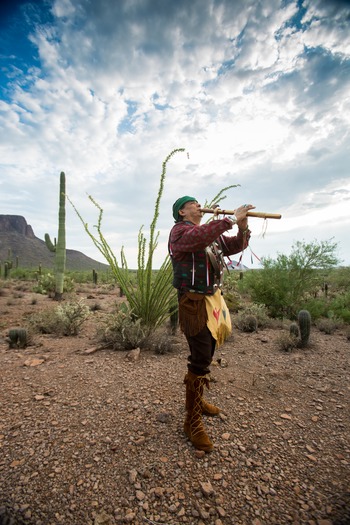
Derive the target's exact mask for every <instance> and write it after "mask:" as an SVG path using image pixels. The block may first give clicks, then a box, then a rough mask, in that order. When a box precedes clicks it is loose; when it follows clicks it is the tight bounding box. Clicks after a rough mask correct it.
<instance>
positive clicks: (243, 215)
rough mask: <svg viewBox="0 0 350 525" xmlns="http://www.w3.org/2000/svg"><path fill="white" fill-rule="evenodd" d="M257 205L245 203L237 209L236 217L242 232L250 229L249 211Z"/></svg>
mask: <svg viewBox="0 0 350 525" xmlns="http://www.w3.org/2000/svg"><path fill="white" fill-rule="evenodd" d="M254 209H255V206H253V205H252V204H243V206H240V207H239V208H236V209H235V217H236V220H237V226H238V228H239V230H240V231H241V232H246V231H247V230H248V217H247V212H248V211H249V210H254Z"/></svg>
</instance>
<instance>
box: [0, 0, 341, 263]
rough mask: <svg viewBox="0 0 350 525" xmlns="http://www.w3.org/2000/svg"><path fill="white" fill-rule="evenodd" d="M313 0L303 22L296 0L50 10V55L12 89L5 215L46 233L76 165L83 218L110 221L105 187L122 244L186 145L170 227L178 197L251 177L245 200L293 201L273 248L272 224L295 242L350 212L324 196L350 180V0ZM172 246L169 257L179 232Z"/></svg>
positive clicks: (286, 204) (174, 180)
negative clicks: (349, 11) (349, 20)
mask: <svg viewBox="0 0 350 525" xmlns="http://www.w3.org/2000/svg"><path fill="white" fill-rule="evenodd" d="M339 4H340V3H339ZM303 5H304V7H305V8H306V11H305V14H304V16H303V19H302V20H301V21H300V20H299V19H298V16H299V12H298V9H299V8H298V6H297V3H296V2H289V3H287V4H286V6H285V7H284V8H283V9H281V8H280V2H277V1H275V0H264V1H263V2H260V3H256V2H253V1H249V2H244V3H243V2H242V3H237V2H230V1H228V0H221V1H220V2H213V1H211V0H207V1H206V2H202V1H199V0H193V2H191V3H188V2H187V1H179V2H170V3H164V4H159V5H158V4H154V2H151V1H148V2H147V1H146V0H144V1H142V2H126V1H120V2H113V1H111V0H101V1H100V2H88V1H87V0H79V1H78V2H73V1H69V0H55V1H54V3H53V6H52V13H51V15H50V16H51V18H50V17H49V16H46V17H44V19H45V23H44V24H41V25H40V24H39V25H35V26H32V27H30V28H28V27H26V30H27V32H28V34H30V36H29V37H28V38H30V40H31V42H32V43H33V44H34V45H35V46H36V49H37V57H36V60H35V62H33V63H32V64H30V67H29V68H28V71H27V74H26V76H25V77H23V76H21V75H20V74H19V73H20V71H16V75H15V77H11V78H10V75H9V78H8V82H10V85H9V86H8V87H7V91H6V96H4V97H3V98H2V100H0V124H1V131H0V138H1V144H0V158H1V174H2V177H1V179H2V181H1V182H2V184H1V188H2V191H3V193H2V196H1V197H0V198H1V202H2V209H3V210H4V213H16V214H17V212H20V211H21V210H22V211H21V214H22V215H24V216H25V217H26V219H27V221H28V222H29V223H30V224H31V225H32V226H33V228H34V231H35V233H36V235H38V236H39V237H40V238H43V234H44V233H45V232H46V230H45V231H44V230H43V227H45V224H46V222H47V221H49V222H50V223H51V225H54V224H55V221H56V215H55V209H56V206H57V203H56V200H57V199H58V180H59V173H60V171H65V172H66V175H67V192H68V194H69V195H70V197H71V198H72V200H73V202H74V203H76V204H77V207H78V209H79V211H81V213H82V215H83V217H84V219H86V220H87V222H89V223H92V224H94V223H95V222H94V221H96V217H97V212H96V210H95V209H94V208H93V206H92V204H91V203H90V202H89V200H88V198H87V195H88V194H91V195H92V196H93V197H95V198H96V200H97V201H98V202H99V204H101V206H102V207H103V209H104V210H105V216H104V223H105V229H106V233H108V235H109V236H110V238H111V239H112V242H113V243H115V245H116V246H117V251H118V250H119V249H120V245H121V244H124V245H126V242H127V243H128V244H130V245H132V239H133V238H134V239H135V243H134V244H135V246H136V244H137V232H138V229H139V227H140V225H141V224H146V227H148V226H149V223H150V221H151V218H152V211H153V205H154V202H155V198H156V195H157V190H158V183H159V177H160V173H161V164H162V162H163V160H164V158H165V156H166V155H167V154H168V153H169V152H170V151H171V150H172V149H174V148H177V147H185V148H186V149H187V150H188V151H189V159H187V156H186V154H181V155H177V156H175V157H174V158H173V159H172V160H171V162H170V164H169V166H168V176H167V179H166V184H165V188H164V197H163V201H162V205H161V215H160V229H161V232H162V235H165V232H166V231H167V229H169V228H170V227H171V225H172V219H171V213H170V209H171V204H172V202H173V201H174V200H175V199H176V198H177V196H178V194H181V193H194V194H196V195H198V196H199V198H200V199H201V200H204V199H205V198H206V197H212V196H213V195H215V193H216V192H217V191H219V189H220V188H222V187H223V186H227V185H228V184H237V183H239V184H241V187H240V188H237V189H235V190H230V192H229V196H228V200H230V207H233V208H234V207H235V206H236V205H237V204H239V202H243V201H244V202H253V203H254V204H256V205H257V206H259V207H260V209H262V211H271V212H274V211H276V212H278V211H281V208H282V209H283V210H285V212H286V217H284V218H283V219H282V221H279V222H278V224H271V225H270V224H269V230H268V235H267V236H266V237H265V239H264V240H263V241H262V240H259V241H258V242H259V243H261V251H264V250H269V249H270V246H271V245H270V244H269V242H270V241H269V239H270V236H271V241H272V239H275V238H276V236H278V235H283V242H282V241H281V242H280V244H282V245H283V246H287V245H289V246H290V244H291V242H292V238H293V237H294V235H296V236H299V235H300V234H301V233H302V232H303V224H305V223H308V224H309V227H310V228H311V226H312V228H313V230H314V231H315V232H316V231H317V232H318V233H320V234H321V225H323V218H324V216H332V217H334V223H336V222H337V221H344V220H345V219H344V204H342V207H340V206H339V204H336V202H335V200H334V199H333V198H330V199H329V201H326V200H325V199H322V198H321V197H322V196H325V195H328V193H330V192H331V190H332V191H333V192H335V191H340V190H341V189H344V188H347V186H346V184H345V183H344V181H345V182H346V178H347V177H348V176H349V175H348V173H347V172H346V169H347V168H346V166H348V165H349V163H348V160H349V155H348V151H349V134H348V129H349V120H350V98H349V92H350V90H349V87H350V74H349V66H348V63H349V54H350V53H349V47H348V42H349V38H350V37H349V34H348V33H346V31H345V24H344V20H346V17H345V15H344V9H346V7H342V8H341V9H340V10H339V12H338V11H335V10H334V9H333V8H332V7H331V6H330V5H329V4H328V3H327V2H320V1H315V2H308V3H307V2H304V4H303ZM331 15H332V16H331ZM300 23H301V25H300ZM305 49H306V50H307V52H305ZM9 54H10V53H9ZM11 83H12V84H11ZM9 89H10V90H9ZM4 180H8V181H11V183H10V184H6V185H5V184H4V182H3V181H4ZM23 188H25V191H24V190H23ZM341 195H345V194H341ZM338 196H339V195H338ZM56 197H57V199H56ZM342 198H343V197H342ZM38 199H40V205H38V204H36V203H37V202H38ZM305 202H308V203H310V208H311V209H307V208H306V209H305V208H303V203H305ZM225 204H226V203H225ZM316 206H317V209H316ZM266 207H268V208H269V207H271V208H272V209H266ZM130 208H131V209H132V212H130ZM14 210H15V211H14ZM42 214H44V216H46V217H47V218H48V219H47V220H44V221H43V219H42ZM299 216H300V217H301V219H300V220H299V219H295V217H299ZM255 224H257V223H256V222H255ZM67 225H68V230H69V231H68V232H67V238H68V243H69V242H71V243H72V245H73V246H74V247H76V248H77V249H79V247H81V250H82V251H84V252H85V253H87V254H88V255H90V256H94V257H95V258H99V259H101V257H100V256H99V254H97V253H96V249H95V248H94V247H93V246H92V245H91V241H90V240H89V238H88V237H87V236H86V234H85V232H82V231H81V229H80V223H79V221H78V220H77V217H76V216H75V213H74V211H73V210H72V209H70V211H69V223H68V222H67ZM256 229H260V226H259V227H258V228H256ZM335 231H336V232H337V230H335ZM311 233H312V232H310V234H311ZM50 234H51V235H53V233H52V232H51V231H50ZM272 245H273V243H272ZM68 246H69V245H68ZM135 246H134V247H132V246H130V250H131V254H132V255H131V257H132V259H133V260H132V263H131V264H135V262H136V252H135V250H136V248H135ZM259 247H260V244H259ZM159 249H160V251H161V250H163V255H165V253H164V252H165V250H166V240H164V238H162V239H161V242H160V247H159ZM272 249H273V250H275V246H273V248H272ZM346 253H347V252H346ZM161 257H162V253H160V255H159V259H161ZM346 257H347V260H348V262H349V264H350V253H347V255H346Z"/></svg>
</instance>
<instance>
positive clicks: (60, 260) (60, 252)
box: [45, 171, 66, 301]
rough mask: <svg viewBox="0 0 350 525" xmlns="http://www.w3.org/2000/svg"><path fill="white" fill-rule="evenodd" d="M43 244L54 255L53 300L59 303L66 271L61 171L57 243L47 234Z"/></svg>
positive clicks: (64, 205) (63, 176) (63, 194)
mask: <svg viewBox="0 0 350 525" xmlns="http://www.w3.org/2000/svg"><path fill="white" fill-rule="evenodd" d="M45 243H46V246H47V247H48V249H49V250H50V251H52V252H55V253H56V256H55V297H54V299H55V300H56V301H60V300H61V299H62V295H63V284H64V273H65V269H66V176H65V174H64V172H63V171H61V175H60V195H59V209H58V236H57V243H56V241H55V244H53V243H52V242H51V239H50V236H49V234H48V233H46V234H45Z"/></svg>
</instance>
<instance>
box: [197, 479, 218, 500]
mask: <svg viewBox="0 0 350 525" xmlns="http://www.w3.org/2000/svg"><path fill="white" fill-rule="evenodd" d="M199 484H200V486H201V490H202V493H203V495H204V496H205V497H206V498H208V497H209V496H212V495H213V494H215V490H214V489H213V486H212V484H211V483H210V481H200V482H199Z"/></svg>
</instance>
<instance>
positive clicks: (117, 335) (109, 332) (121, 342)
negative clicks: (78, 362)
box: [97, 303, 149, 350]
mask: <svg viewBox="0 0 350 525" xmlns="http://www.w3.org/2000/svg"><path fill="white" fill-rule="evenodd" d="M148 334H149V330H146V328H145V327H144V326H143V325H142V319H140V318H135V316H134V314H133V312H132V310H131V309H130V307H129V306H128V304H127V303H122V304H121V305H119V306H117V309H116V312H113V313H111V314H109V315H107V316H106V318H105V319H104V320H103V322H102V324H101V326H100V327H99V328H98V331H97V337H98V339H99V340H100V341H102V342H103V343H104V344H106V346H108V347H110V348H112V349H113V350H132V349H133V348H138V347H140V346H142V344H143V343H144V341H145V340H146V338H147V336H148Z"/></svg>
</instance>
